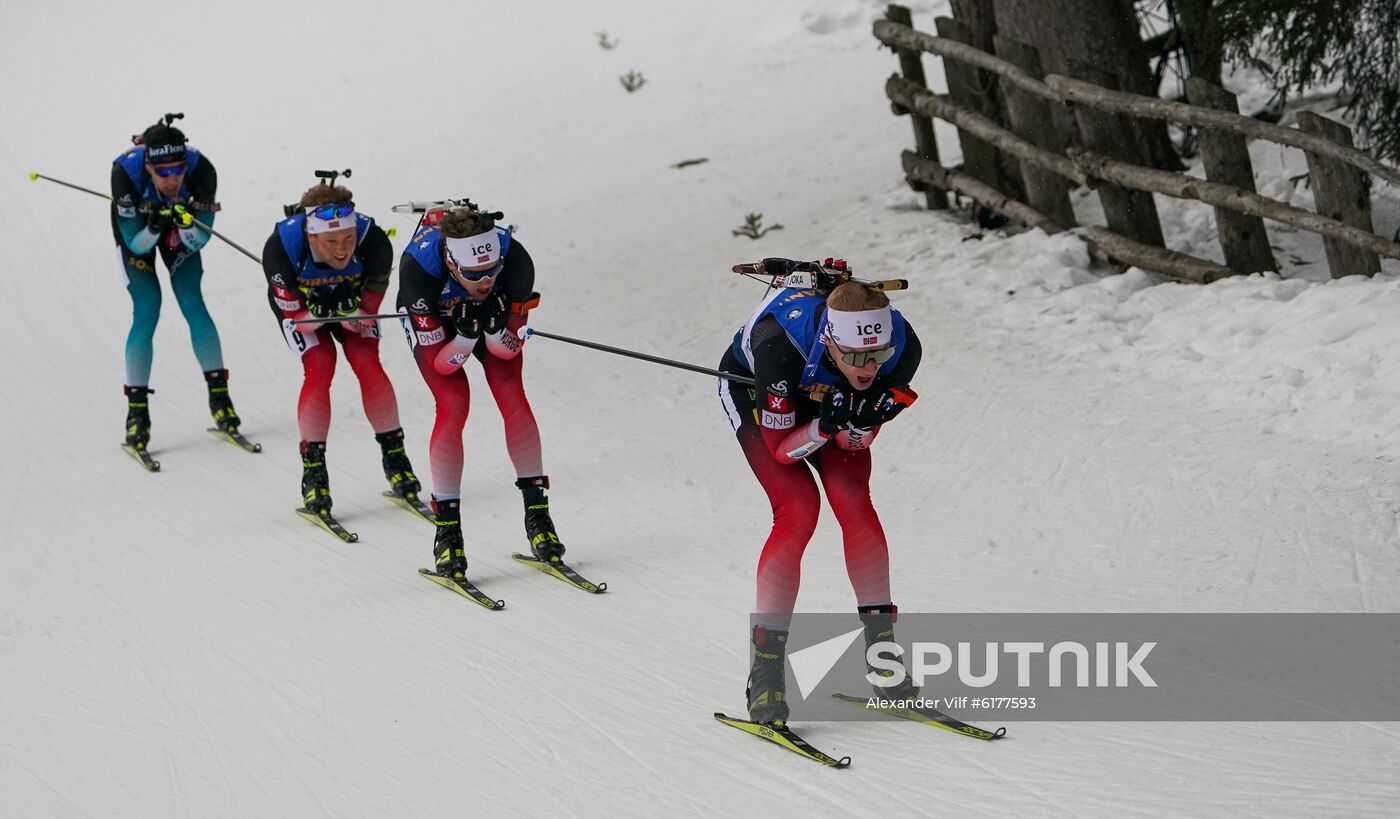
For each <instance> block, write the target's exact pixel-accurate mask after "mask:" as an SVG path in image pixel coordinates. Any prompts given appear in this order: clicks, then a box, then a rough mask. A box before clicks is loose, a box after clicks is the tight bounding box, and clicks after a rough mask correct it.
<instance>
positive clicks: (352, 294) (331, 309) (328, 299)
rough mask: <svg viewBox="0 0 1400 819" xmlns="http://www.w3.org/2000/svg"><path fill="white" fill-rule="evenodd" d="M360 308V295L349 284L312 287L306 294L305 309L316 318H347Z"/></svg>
mask: <svg viewBox="0 0 1400 819" xmlns="http://www.w3.org/2000/svg"><path fill="white" fill-rule="evenodd" d="M359 306H360V293H359V291H358V290H356V289H355V286H354V285H352V284H351V283H350V282H341V283H340V284H336V285H330V286H326V287H313V288H312V289H311V290H310V291H309V292H307V294H306V307H307V309H308V310H310V311H311V315H313V316H315V317H317V318H330V317H331V316H347V315H349V314H351V313H353V312H355V308H357V307H359Z"/></svg>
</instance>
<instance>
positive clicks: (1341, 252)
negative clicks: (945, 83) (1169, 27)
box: [874, 5, 1400, 282]
mask: <svg viewBox="0 0 1400 819" xmlns="http://www.w3.org/2000/svg"><path fill="white" fill-rule="evenodd" d="M890 18H891V19H887V20H880V21H877V22H876V23H875V25H874V34H875V37H876V38H877V39H879V40H880V41H881V42H882V43H885V44H886V45H889V46H890V47H891V48H894V49H896V50H897V53H899V54H901V63H905V62H907V60H908V55H909V54H918V53H920V52H927V53H931V54H936V55H939V56H942V57H943V58H945V59H948V60H954V61H956V62H958V63H961V64H963V66H965V67H963V66H960V67H958V68H956V69H954V68H953V67H952V66H950V67H949V72H947V73H949V75H950V87H951V84H952V79H955V78H956V76H961V77H964V78H965V77H967V76H969V74H968V72H971V71H974V70H977V69H980V70H983V71H987V72H991V74H994V75H996V76H997V77H999V78H1001V80H1002V81H1003V82H1002V86H1003V89H1004V93H1005V97H1006V100H1007V105H1008V108H1009V109H1010V110H1009V111H1007V110H1003V111H1002V112H1001V114H1000V115H998V113H997V108H996V105H994V104H992V105H990V107H989V101H988V100H981V101H977V100H972V99H970V98H968V97H967V94H966V93H965V92H960V95H958V96H956V97H954V96H953V95H942V94H935V93H933V92H931V91H929V90H928V88H927V87H925V84H924V83H923V82H922V81H921V80H922V71H921V70H920V71H919V73H918V75H917V76H911V75H910V73H909V72H906V74H905V76H904V77H900V76H899V75H895V76H892V77H891V78H890V79H889V80H888V81H887V82H886V83H885V94H886V96H887V97H888V98H889V99H890V100H891V102H892V103H893V106H894V110H895V112H896V113H901V114H910V115H912V116H914V117H916V119H925V121H927V119H928V118H938V119H942V120H945V121H947V122H950V123H952V124H953V125H955V126H956V127H957V128H958V129H959V134H960V138H961V139H962V140H963V144H964V167H963V169H962V170H961V171H960V170H956V169H948V168H943V167H941V166H940V165H939V163H938V161H937V149H936V146H934V147H933V148H932V150H929V148H928V146H926V145H922V144H921V145H920V146H919V148H920V151H919V153H912V152H905V154H904V156H903V164H904V169H905V174H906V178H908V179H909V180H910V184H911V185H914V186H915V187H917V188H919V189H920V190H925V191H931V190H936V191H941V190H952V191H956V192H959V193H962V194H964V195H967V196H970V197H972V198H974V199H976V200H978V201H980V202H982V203H983V204H984V205H986V206H988V207H990V208H992V209H993V210H996V211H998V212H1000V213H1002V214H1004V215H1006V216H1008V217H1010V218H1013V219H1016V220H1017V221H1020V222H1023V223H1025V224H1027V225H1031V226H1035V227H1040V228H1042V229H1044V230H1045V231H1046V232H1047V233H1055V232H1059V231H1062V230H1065V229H1067V228H1070V227H1072V225H1071V224H1068V223H1070V222H1072V221H1073V212H1072V210H1070V209H1069V208H1068V207H1067V205H1068V203H1067V201H1062V200H1063V198H1064V194H1063V190H1062V189H1061V190H1060V191H1058V192H1057V191H1056V190H1055V187H1056V186H1055V185H1054V184H1053V183H1052V182H1050V181H1049V180H1053V179H1055V178H1056V177H1060V178H1063V179H1066V180H1070V181H1072V182H1075V183H1078V184H1081V185H1086V186H1087V187H1089V188H1091V189H1093V188H1098V189H1099V195H1100V198H1101V199H1103V201H1104V205H1105V214H1106V216H1108V217H1109V224H1110V225H1113V226H1115V227H1114V229H1113V230H1110V229H1108V228H1103V227H1097V226H1085V227H1083V228H1079V229H1077V230H1075V232H1076V233H1078V234H1080V235H1081V236H1083V237H1084V238H1085V239H1086V240H1088V241H1090V243H1091V245H1093V246H1094V250H1095V251H1096V252H1097V253H1100V254H1104V253H1106V254H1108V255H1110V256H1112V257H1114V258H1117V259H1119V260H1121V261H1125V262H1128V263H1129V264H1134V265H1138V266H1140V267H1144V268H1147V269H1151V270H1157V271H1160V272H1163V273H1167V274H1169V275H1173V276H1177V277H1180V278H1184V279H1188V280H1190V281H1196V282H1209V281H1214V280H1215V279H1218V278H1221V277H1223V276H1229V275H1237V274H1238V273H1239V272H1254V271H1257V270H1261V269H1269V266H1270V265H1271V264H1272V261H1273V260H1272V256H1271V254H1269V252H1268V241H1267V236H1266V235H1264V233H1263V226H1262V223H1261V222H1259V221H1258V220H1259V219H1260V218H1263V219H1268V220H1271V221H1275V222H1280V223H1283V224H1288V225H1291V226H1293V227H1296V228H1299V229H1301V230H1305V231H1310V232H1313V233H1317V234H1319V235H1321V236H1323V237H1324V242H1325V244H1326V246H1327V250H1328V253H1327V255H1328V261H1329V265H1330V267H1331V268H1332V275H1333V276H1334V277H1337V276H1341V275H1346V274H1348V273H1364V274H1368V275H1369V274H1371V273H1374V272H1376V271H1378V270H1379V262H1378V261H1376V260H1377V259H1378V257H1379V256H1386V257H1389V258H1396V259H1400V244H1397V243H1395V242H1390V241H1386V240H1385V239H1383V238H1381V237H1379V236H1376V235H1375V234H1374V233H1373V232H1372V230H1371V217H1370V199H1369V193H1368V191H1367V184H1366V178H1365V175H1364V174H1362V173H1358V170H1360V171H1365V172H1366V173H1370V174H1373V175H1375V176H1377V177H1379V178H1381V179H1385V180H1387V181H1391V182H1395V183H1397V184H1400V171H1396V170H1395V169H1393V168H1390V167H1388V166H1386V165H1385V164H1383V163H1381V162H1379V161H1378V160H1376V159H1375V158H1374V157H1371V156H1369V155H1368V154H1366V153H1364V152H1362V151H1358V150H1356V149H1355V148H1353V147H1351V145H1350V144H1349V142H1350V132H1349V131H1347V129H1346V128H1345V127H1344V126H1341V125H1339V124H1337V123H1333V122H1331V121H1330V120H1326V119H1325V118H1322V117H1316V116H1314V117H1313V118H1312V119H1309V120H1306V121H1304V120H1303V118H1302V117H1300V124H1301V125H1302V126H1303V128H1304V129H1305V130H1299V129H1293V128H1285V127H1282V126H1278V125H1273V124H1271V123H1266V122H1261V121H1259V120H1255V119H1252V118H1250V117H1245V116H1241V115H1240V114H1238V113H1237V112H1236V111H1235V110H1234V109H1235V105H1234V100H1233V98H1232V97H1231V96H1230V95H1229V94H1226V93H1225V92H1223V91H1221V90H1220V89H1218V88H1215V87H1214V86H1210V85H1209V84H1208V83H1203V82H1201V81H1199V80H1193V81H1192V85H1191V96H1192V99H1193V101H1195V100H1199V101H1201V102H1203V103H1205V104H1204V105H1198V104H1192V105H1188V104H1185V103H1179V102H1171V101H1168V100H1161V99H1155V98H1152V97H1144V96H1141V95H1138V94H1131V93H1127V92H1123V91H1118V90H1116V88H1113V87H1109V86H1112V85H1114V80H1113V78H1112V77H1111V76H1108V75H1105V74H1104V73H1103V72H1101V71H1099V70H1098V69H1096V68H1095V67H1093V66H1089V65H1086V64H1077V63H1073V62H1071V65H1070V69H1071V71H1073V72H1075V73H1076V75H1077V76H1078V77H1079V78H1078V79H1072V78H1069V77H1063V76H1058V75H1049V76H1046V77H1045V79H1044V80H1043V81H1042V80H1040V79H1039V78H1037V77H1036V76H1033V74H1032V73H1031V72H1036V73H1038V70H1039V68H1038V66H1039V59H1038V56H1037V54H1036V52H1035V49H1033V48H1031V47H1029V46H1026V45H1024V44H1021V43H1017V42H1015V41H1013V40H1009V39H1007V38H1004V37H1001V36H1000V35H997V36H996V37H995V38H994V42H995V43H996V47H997V48H998V49H999V50H1004V51H1005V53H1006V55H1007V56H1008V57H1011V58H1012V59H1013V60H1014V61H1015V62H1012V61H1010V60H1006V59H1002V58H1000V57H997V56H995V55H992V54H988V53H987V52H985V51H982V50H980V49H978V48H975V47H973V46H971V45H968V44H967V43H963V42H957V41H956V40H954V39H950V38H948V37H935V36H933V35H930V34H926V33H924V32H920V31H917V30H915V29H914V28H913V26H912V19H911V17H910V16H909V12H908V9H905V8H904V7H902V6H897V5H891V6H890ZM938 25H939V29H940V31H941V32H947V33H955V34H957V35H958V38H959V39H970V38H969V37H967V36H966V32H963V31H962V29H963V28H965V27H961V26H959V25H952V24H950V21H948V20H947V19H940V20H939V21H938ZM1020 65H1024V66H1027V67H1028V68H1029V69H1030V72H1028V71H1027V70H1024V69H1022V68H1021V67H1019V66H1020ZM983 76H989V75H983ZM1086 80H1093V82H1088V81H1086ZM1034 99H1039V100H1044V101H1048V102H1041V103H1039V106H1037V105H1034V104H1030V103H1029V101H1030V100H1034ZM955 100H956V101H955ZM1013 102H1014V104H1013ZM1049 103H1056V104H1073V106H1074V107H1075V112H1076V120H1077V123H1078V126H1079V131H1080V136H1079V138H1078V139H1077V140H1072V141H1073V142H1076V143H1078V144H1077V147H1071V148H1068V149H1066V151H1065V154H1066V155H1061V154H1060V153H1058V152H1057V151H1058V144H1057V140H1055V139H1053V138H1052V135H1047V134H1046V133H1045V128H1044V127H1043V126H1044V123H1039V122H1035V121H1033V120H1032V119H1031V118H1030V117H1028V116H1027V111H1036V112H1037V113H1038V115H1039V117H1041V118H1044V117H1045V116H1046V114H1047V112H1048V111H1049V109H1048V108H1046V107H1040V106H1046V105H1048V104H1049ZM974 106H975V108H977V109H979V110H973V107H974ZM1124 115H1127V116H1133V117H1147V118H1155V119H1162V120H1168V121H1172V122H1177V123H1181V124H1185V125H1194V126H1197V127H1199V128H1202V129H1203V150H1204V148H1205V145H1204V143H1205V142H1209V143H1210V145H1209V148H1210V151H1209V153H1210V154H1211V156H1209V157H1207V158H1206V159H1207V163H1206V170H1207V174H1208V178H1207V179H1199V178H1196V177H1193V176H1188V175H1186V174H1180V173H1173V172H1169V171H1163V170H1158V169H1156V168H1149V167H1145V165H1143V164H1140V163H1142V162H1143V161H1144V160H1143V159H1142V158H1141V157H1140V156H1138V154H1137V152H1136V151H1135V150H1134V145H1133V144H1132V143H1131V142H1130V141H1129V140H1128V139H1127V137H1126V135H1127V134H1128V133H1129V132H1130V131H1129V126H1128V125H1127V123H1126V120H1125V119H1123V117H1124ZM993 117H997V118H999V119H1002V120H1004V121H1008V122H1010V123H1011V126H1012V128H1013V129H1014V130H1007V128H1005V127H1003V126H1002V125H1000V124H998V122H997V121H996V120H995V119H993ZM1206 136H1209V137H1210V138H1209V139H1204V137H1206ZM1246 136H1248V137H1256V138H1261V139H1266V140H1269V141H1272V142H1277V143H1279V144H1283V145H1288V146H1291V147H1295V148H1300V149H1302V150H1304V151H1305V153H1306V155H1307V158H1308V162H1309V167H1310V169H1312V171H1313V177H1314V184H1313V187H1314V193H1315V198H1316V200H1317V203H1318V210H1319V213H1313V212H1310V211H1306V210H1303V209H1300V208H1295V207H1293V206H1291V205H1289V204H1287V203H1285V202H1280V201H1278V200H1274V199H1271V198H1269V197H1266V196H1261V195H1259V194H1258V193H1257V192H1256V191H1255V190H1254V186H1253V177H1252V171H1251V170H1250V163H1249V156H1248V151H1247V148H1246V146H1245V143H1244V141H1243V137H1246ZM969 140H970V141H969ZM968 145H973V146H986V148H982V147H978V151H979V153H978V154H977V156H975V157H971V158H969V156H968V153H967V150H966V147H967V146H968ZM988 151H991V152H993V154H994V155H991V156H990V157H988V156H982V154H985V153H987V152H988ZM1110 153H1111V154H1113V155H1112V156H1109V155H1106V154H1110ZM920 154H922V156H921V155H920ZM995 154H1000V155H1001V156H1002V157H1003V159H1001V160H998V159H997V157H996V156H995ZM978 157H980V161H978ZM1018 163H1019V164H1018ZM998 168H1000V169H1001V170H1002V171H1005V170H1006V169H1008V168H1009V169H1010V172H1011V173H1012V174H1013V175H1014V174H1016V173H1017V172H1018V171H1019V176H1020V179H1017V180H1014V181H1013V180H1011V179H1010V178H1009V177H1008V176H1006V175H1005V173H1001V174H998V170H997V169H998ZM998 179H1000V180H1001V182H1002V183H1003V184H1009V185H1010V187H1009V188H1007V189H1006V190H1002V189H1000V188H999V186H998V185H997V184H994V183H996V182H997V180H998ZM1021 180H1024V182H1025V183H1026V195H1028V196H1030V197H1031V201H1039V202H1041V203H1042V205H1041V207H1043V208H1046V209H1047V210H1050V211H1053V212H1054V214H1055V215H1053V216H1052V215H1047V213H1045V212H1043V211H1042V210H1038V209H1037V208H1035V207H1032V206H1030V205H1028V204H1026V203H1024V202H1020V201H1017V199H1016V198H1015V197H1013V196H1011V195H1009V194H1008V193H1007V190H1015V189H1016V188H1017V187H1019V186H1020V183H1021ZM1060 184H1065V183H1060ZM1152 193H1159V194H1163V195H1166V196H1172V197H1175V198H1179V199H1193V200H1197V201H1201V202H1205V203H1208V204H1211V205H1213V206H1215V208H1216V213H1217V220H1218V223H1219V228H1220V231H1219V232H1220V238H1221V242H1222V244H1223V245H1225V247H1226V258H1227V260H1228V261H1229V262H1231V263H1232V265H1236V266H1238V267H1239V268H1240V269H1239V270H1232V269H1231V268H1230V267H1226V266H1222V265H1219V264H1216V263H1214V262H1210V261H1208V260H1205V259H1199V258H1195V257H1192V256H1189V255H1187V254H1183V253H1178V252H1175V251H1171V250H1168V249H1166V248H1165V247H1162V246H1161V245H1163V244H1164V242H1163V240H1162V235H1161V229H1160V227H1159V225H1158V222H1157V216H1156V211H1155V207H1153V206H1152V202H1151V198H1150V196H1151V194H1152ZM1017 195H1020V194H1019V192H1018V194H1017ZM1115 203H1116V204H1115ZM1115 220H1116V221H1115Z"/></svg>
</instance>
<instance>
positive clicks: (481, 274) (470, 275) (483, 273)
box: [447, 253, 506, 282]
mask: <svg viewBox="0 0 1400 819" xmlns="http://www.w3.org/2000/svg"><path fill="white" fill-rule="evenodd" d="M447 260H448V261H449V262H451V263H452V267H453V269H454V271H455V272H456V274H457V276H458V277H459V278H462V279H465V280H467V281H469V282H479V281H481V280H482V279H489V278H492V277H493V276H498V275H500V273H501V269H502V268H504V267H505V266H506V260H505V259H501V260H500V261H498V262H496V263H495V264H493V265H491V266H490V267H488V268H486V269H485V270H468V269H466V268H465V267H462V266H461V265H459V264H457V260H456V259H454V258H452V254H451V253H449V254H448V256H447Z"/></svg>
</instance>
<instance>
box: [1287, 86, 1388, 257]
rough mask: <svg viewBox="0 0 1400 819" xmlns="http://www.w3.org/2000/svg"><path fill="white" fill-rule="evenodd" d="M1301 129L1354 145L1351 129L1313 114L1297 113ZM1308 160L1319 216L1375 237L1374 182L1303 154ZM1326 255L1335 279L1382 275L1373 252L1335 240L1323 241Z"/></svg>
mask: <svg viewBox="0 0 1400 819" xmlns="http://www.w3.org/2000/svg"><path fill="white" fill-rule="evenodd" d="M1298 127H1299V128H1301V129H1302V130H1304V131H1310V132H1312V133H1315V134H1317V135H1319V136H1323V137H1326V138H1328V139H1330V140H1332V141H1333V142H1339V143H1341V144H1343V145H1348V146H1349V145H1351V144H1352V142H1351V129H1350V128H1347V127H1346V126H1345V125H1342V124H1341V123H1339V122H1334V121H1332V120H1330V119H1328V118H1327V117H1323V116H1319V115H1317V114H1314V113H1312V112H1311V111H1300V112H1299V113H1298ZM1303 154H1304V155H1305V156H1306V157H1307V158H1308V176H1309V178H1310V179H1311V180H1312V189H1313V201H1314V202H1315V203H1316V205H1317V212H1318V213H1319V214H1321V215H1323V216H1327V217H1330V218H1332V219H1336V220H1337V221H1338V222H1341V223H1342V224H1344V225H1350V226H1352V227H1354V228H1360V229H1362V230H1364V231H1366V232H1368V233H1374V232H1375V227H1374V226H1373V225H1372V223H1371V180H1370V178H1369V177H1368V176H1366V174H1364V173H1362V172H1361V171H1360V170H1359V169H1357V168H1354V167H1352V166H1351V165H1348V164H1346V163H1345V162H1338V161H1337V160H1335V159H1328V158H1326V157H1323V156H1318V155H1317V154H1314V153H1311V152H1308V151H1304V152H1303ZM1322 246H1323V247H1324V248H1325V249H1326V251H1327V267H1328V268H1329V269H1330V270H1331V271H1332V278H1334V279H1340V278H1341V277H1343V276H1350V275H1352V274H1355V273H1359V274H1361V275H1363V276H1372V275H1375V274H1376V273H1379V272H1380V269H1381V259H1380V257H1379V256H1377V255H1376V254H1375V253H1374V252H1373V251H1370V250H1364V249H1362V248H1359V247H1356V246H1355V245H1351V244H1347V243H1345V242H1339V241H1337V240H1336V239H1323V240H1322Z"/></svg>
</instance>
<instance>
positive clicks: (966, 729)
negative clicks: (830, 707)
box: [831, 694, 1006, 742]
mask: <svg viewBox="0 0 1400 819" xmlns="http://www.w3.org/2000/svg"><path fill="white" fill-rule="evenodd" d="M831 696H832V697H834V698H835V699H838V700H842V701H844V702H849V703H853V704H855V705H859V706H860V707H861V708H864V709H866V710H867V711H879V712H880V713H882V714H889V715H890V716H894V717H900V718H902V719H907V720H913V721H914V722H921V723H923V724H924V725H932V726H934V727H935V728H942V729H943V730H945V731H952V732H953V733H955V734H962V735H963V736H965V737H972V738H973V739H985V740H987V741H989V742H990V741H991V740H994V739H1001V738H1002V737H1004V736H1006V729H1005V728H998V729H996V730H995V731H988V730H987V729H985V728H978V727H977V726H976V725H969V724H967V723H966V722H963V721H962V720H960V719H955V718H953V717H950V716H948V715H947V714H945V713H943V712H942V711H935V710H934V709H932V708H889V707H884V708H882V707H878V706H872V705H871V704H870V700H871V699H873V698H872V697H853V696H851V695H850V694H832V695H831Z"/></svg>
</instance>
